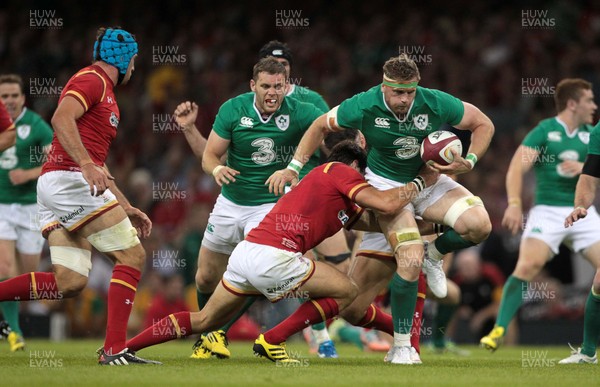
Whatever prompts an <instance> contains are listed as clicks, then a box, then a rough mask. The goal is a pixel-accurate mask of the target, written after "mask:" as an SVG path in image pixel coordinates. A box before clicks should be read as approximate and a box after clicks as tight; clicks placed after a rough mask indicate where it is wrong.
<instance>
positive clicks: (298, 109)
mask: <svg viewBox="0 0 600 387" xmlns="http://www.w3.org/2000/svg"><path fill="white" fill-rule="evenodd" d="M284 107H285V108H287V109H288V110H289V112H290V113H304V112H309V111H312V110H318V109H317V108H316V107H315V105H314V104H312V103H310V102H307V101H303V100H300V99H298V98H295V97H294V96H286V97H285V99H284ZM319 111H320V110H319Z"/></svg>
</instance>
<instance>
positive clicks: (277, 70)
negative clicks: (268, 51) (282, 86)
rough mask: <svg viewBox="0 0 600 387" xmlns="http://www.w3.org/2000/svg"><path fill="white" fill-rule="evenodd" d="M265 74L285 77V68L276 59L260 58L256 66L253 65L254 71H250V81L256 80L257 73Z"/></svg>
mask: <svg viewBox="0 0 600 387" xmlns="http://www.w3.org/2000/svg"><path fill="white" fill-rule="evenodd" d="M263 72H264V73H267V74H271V75H274V74H283V75H284V76H285V75H286V72H285V66H283V65H282V64H281V63H279V62H278V61H277V59H275V58H273V57H268V58H262V59H261V60H259V61H258V63H257V64H255V65H254V69H253V70H252V79H254V80H255V81H257V80H258V74H259V73H263Z"/></svg>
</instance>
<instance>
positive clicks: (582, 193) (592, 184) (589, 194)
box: [574, 175, 600, 209]
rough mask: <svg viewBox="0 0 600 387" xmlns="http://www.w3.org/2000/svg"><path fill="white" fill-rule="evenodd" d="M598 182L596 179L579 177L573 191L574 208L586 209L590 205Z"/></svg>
mask: <svg viewBox="0 0 600 387" xmlns="http://www.w3.org/2000/svg"><path fill="white" fill-rule="evenodd" d="M599 180H600V179H598V178H597V177H594V176H590V175H581V176H579V180H578V181H577V188H576V189H575V202H574V207H575V208H577V207H584V208H586V209H587V208H589V207H590V206H591V205H592V203H593V202H594V197H595V196H596V189H597V188H598V182H599Z"/></svg>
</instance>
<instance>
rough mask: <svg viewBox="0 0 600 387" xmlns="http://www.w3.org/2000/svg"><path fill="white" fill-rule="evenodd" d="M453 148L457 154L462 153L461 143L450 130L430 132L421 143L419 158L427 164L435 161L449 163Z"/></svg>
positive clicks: (441, 163)
mask: <svg viewBox="0 0 600 387" xmlns="http://www.w3.org/2000/svg"><path fill="white" fill-rule="evenodd" d="M452 149H454V150H455V151H456V152H457V153H458V154H459V155H460V154H462V143H461V142H460V139H459V138H458V137H457V136H456V135H455V134H454V133H452V132H449V131H447V130H438V131H436V132H433V133H430V134H429V136H427V137H425V139H424V140H423V142H422V143H421V159H423V161H424V162H425V163H427V164H429V165H431V164H432V163H434V162H436V163H438V164H440V165H448V164H451V163H452V161H453V160H454V155H453V154H452V152H451V150H452Z"/></svg>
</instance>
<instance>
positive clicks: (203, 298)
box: [196, 290, 212, 310]
mask: <svg viewBox="0 0 600 387" xmlns="http://www.w3.org/2000/svg"><path fill="white" fill-rule="evenodd" d="M210 296H212V292H210V293H201V292H200V290H196V297H197V299H198V310H202V309H203V308H204V307H205V306H206V303H207V302H208V299H209V298H210Z"/></svg>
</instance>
